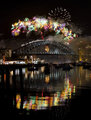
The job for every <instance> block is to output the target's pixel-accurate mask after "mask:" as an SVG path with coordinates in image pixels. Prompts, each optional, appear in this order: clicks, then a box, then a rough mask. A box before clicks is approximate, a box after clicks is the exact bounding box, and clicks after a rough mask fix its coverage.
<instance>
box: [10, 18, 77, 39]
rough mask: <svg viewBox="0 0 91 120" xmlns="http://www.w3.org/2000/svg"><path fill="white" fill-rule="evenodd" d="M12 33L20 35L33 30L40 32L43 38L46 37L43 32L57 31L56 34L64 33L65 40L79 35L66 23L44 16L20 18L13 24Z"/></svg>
mask: <svg viewBox="0 0 91 120" xmlns="http://www.w3.org/2000/svg"><path fill="white" fill-rule="evenodd" d="M11 30H12V35H13V36H18V35H20V34H21V33H26V35H27V34H29V33H31V32H32V31H34V32H35V33H36V32H37V33H38V32H40V35H41V38H42V39H44V37H43V34H44V33H45V32H47V31H49V32H51V31H53V32H55V34H63V36H64V40H71V39H73V38H75V37H76V36H77V35H76V34H75V33H72V30H71V29H68V28H67V27H66V23H59V22H57V21H55V20H53V19H49V18H48V19H46V18H44V17H33V18H32V19H29V18H25V19H24V21H21V20H19V21H18V22H16V23H14V24H12V28H11Z"/></svg>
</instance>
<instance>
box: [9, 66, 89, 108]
mask: <svg viewBox="0 0 91 120" xmlns="http://www.w3.org/2000/svg"><path fill="white" fill-rule="evenodd" d="M15 74H16V89H17V93H16V98H15V99H16V101H15V99H14V100H13V104H14V106H16V108H17V109H21V106H22V109H26V110H31V109H32V110H42V109H49V108H51V107H53V106H63V105H65V102H66V101H67V100H69V99H71V97H72V95H75V93H76V87H77V86H91V84H89V82H90V80H91V71H89V70H86V69H83V68H82V67H75V68H74V69H71V70H70V71H63V70H62V69H55V68H54V67H51V68H50V73H48V74H45V67H41V68H39V70H38V71H29V70H28V69H27V68H24V69H22V78H23V89H24V91H26V92H27V94H24V95H23V98H22V95H21V93H20V92H19V91H18V90H19V89H21V84H20V78H19V70H18V69H17V70H16V72H15ZM11 76H13V72H12V71H11ZM11 79H12V77H11ZM10 81H11V80H10ZM11 84H12V82H11ZM11 86H12V85H11ZM22 101H23V104H22Z"/></svg>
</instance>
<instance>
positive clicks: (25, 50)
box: [12, 40, 75, 56]
mask: <svg viewBox="0 0 91 120" xmlns="http://www.w3.org/2000/svg"><path fill="white" fill-rule="evenodd" d="M45 45H51V46H53V47H55V49H56V48H57V49H58V51H55V50H52V51H51V50H50V51H49V52H46V51H42V50H41V49H40V50H36V51H33V50H34V49H38V48H39V47H40V46H43V47H44V46H45ZM12 54H13V55H17V56H28V55H75V52H74V51H73V50H72V49H71V48H70V47H69V46H66V45H64V44H63V43H60V42H55V41H49V40H45V41H43V40H37V41H34V42H29V43H27V44H24V45H23V46H21V47H20V48H18V49H15V50H13V51H12Z"/></svg>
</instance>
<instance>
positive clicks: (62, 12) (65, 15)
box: [48, 7, 71, 22]
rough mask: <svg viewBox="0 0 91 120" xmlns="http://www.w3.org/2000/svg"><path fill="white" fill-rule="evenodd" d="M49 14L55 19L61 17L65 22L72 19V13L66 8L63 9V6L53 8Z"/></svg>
mask: <svg viewBox="0 0 91 120" xmlns="http://www.w3.org/2000/svg"><path fill="white" fill-rule="evenodd" d="M48 15H49V16H50V17H51V18H53V19H56V20H57V19H60V20H63V21H65V22H70V21H71V15H70V13H69V12H68V11H67V10H66V9H63V8H62V7H57V8H55V9H54V10H51V11H50V12H49V13H48Z"/></svg>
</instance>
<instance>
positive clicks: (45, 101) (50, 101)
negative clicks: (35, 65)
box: [16, 78, 75, 110]
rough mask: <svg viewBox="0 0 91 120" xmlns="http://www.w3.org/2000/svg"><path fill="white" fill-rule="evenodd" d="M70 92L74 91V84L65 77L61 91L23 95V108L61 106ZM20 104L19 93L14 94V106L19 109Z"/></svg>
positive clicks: (37, 108)
mask: <svg viewBox="0 0 91 120" xmlns="http://www.w3.org/2000/svg"><path fill="white" fill-rule="evenodd" d="M72 93H75V86H73V84H72V83H71V81H70V80H69V79H68V78H67V79H65V84H64V89H63V90H62V91H56V92H55V93H50V94H49V95H44V94H45V93H43V91H42V93H41V95H40V93H37V92H36V95H34V96H33V95H28V96H24V100H23V109H26V110H30V109H33V110H41V109H47V108H50V107H53V106H61V105H64V104H65V101H66V100H67V99H70V98H71V95H72ZM20 106H21V95H20V94H17V95H16V108H17V109H20Z"/></svg>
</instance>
